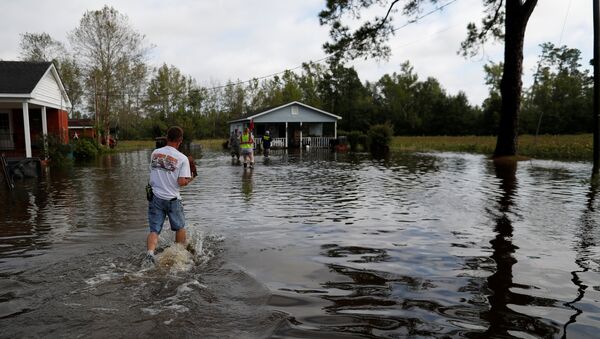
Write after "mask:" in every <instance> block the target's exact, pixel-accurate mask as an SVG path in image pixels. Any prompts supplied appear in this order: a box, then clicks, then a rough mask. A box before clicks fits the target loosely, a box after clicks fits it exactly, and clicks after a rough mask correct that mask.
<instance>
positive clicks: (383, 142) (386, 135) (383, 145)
mask: <svg viewBox="0 0 600 339" xmlns="http://www.w3.org/2000/svg"><path fill="white" fill-rule="evenodd" d="M367 135H368V136H369V145H370V146H371V152H383V151H388V150H389V149H390V142H391V141H392V137H393V136H394V127H393V126H392V124H391V123H389V122H386V123H385V124H380V125H373V126H371V127H370V128H369V131H368V132H367Z"/></svg>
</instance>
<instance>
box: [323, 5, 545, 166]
mask: <svg viewBox="0 0 600 339" xmlns="http://www.w3.org/2000/svg"><path fill="white" fill-rule="evenodd" d="M398 3H399V1H398V0H393V1H391V0H390V1H383V0H382V1H374V0H327V2H326V8H325V10H323V11H321V13H320V14H319V18H320V22H321V24H322V25H329V27H330V36H331V38H332V40H333V41H332V42H331V43H326V44H325V45H324V49H325V51H326V52H328V53H331V54H332V55H333V57H334V58H336V59H343V58H349V59H354V58H357V57H378V58H380V57H383V58H385V57H388V56H389V54H390V48H389V46H387V45H386V44H385V43H386V41H387V40H388V38H389V37H390V36H391V35H392V34H393V33H394V30H395V28H394V26H393V23H392V20H391V19H392V14H393V13H394V11H395V8H394V7H395V6H396V5H398ZM425 3H432V4H436V3H437V0H408V1H406V2H405V3H404V7H403V9H402V13H403V14H405V15H407V16H412V17H413V18H415V17H416V15H418V13H419V12H420V10H421V9H422V7H423V6H424V4H425ZM483 3H484V5H485V16H484V18H483V19H482V25H481V27H477V26H476V25H475V24H474V23H470V24H468V26H467V29H468V34H467V38H466V39H465V41H464V42H463V43H462V44H461V50H462V52H463V54H464V55H465V56H466V55H474V54H476V53H477V52H478V50H479V47H480V46H481V45H482V44H483V43H485V42H486V41H487V40H489V39H490V38H491V39H503V40H504V69H503V75H502V81H501V86H500V92H501V98H502V103H501V116H500V124H499V129H498V139H497V142H496V149H495V150H494V155H495V156H504V155H515V154H516V153H517V138H518V118H519V112H520V105H521V92H522V87H523V85H522V78H521V74H522V70H523V42H524V39H525V28H526V27H527V23H528V21H529V17H530V16H531V13H532V12H533V10H534V8H535V6H536V5H537V0H520V1H516V0H514V1H513V0H507V1H504V0H483ZM375 4H378V5H384V6H385V8H387V10H386V11H385V12H384V13H385V15H384V16H379V17H375V18H373V19H372V20H367V21H365V22H364V23H363V24H362V25H361V26H360V27H359V28H357V29H356V30H354V31H352V30H351V29H350V28H349V26H348V25H344V24H343V23H342V21H343V19H344V15H345V14H348V13H349V14H351V15H354V17H355V18H357V17H360V15H361V13H363V14H364V12H365V10H366V9H368V8H370V7H372V6H373V5H375Z"/></svg>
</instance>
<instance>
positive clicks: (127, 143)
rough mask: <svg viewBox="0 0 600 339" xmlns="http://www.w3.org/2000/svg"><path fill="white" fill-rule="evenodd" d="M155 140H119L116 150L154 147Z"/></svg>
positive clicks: (124, 150)
mask: <svg viewBox="0 0 600 339" xmlns="http://www.w3.org/2000/svg"><path fill="white" fill-rule="evenodd" d="M155 144H156V142H155V141H154V140H119V142H118V143H117V147H115V148H114V151H116V152H127V151H137V150H141V149H149V148H150V149H154V145H155Z"/></svg>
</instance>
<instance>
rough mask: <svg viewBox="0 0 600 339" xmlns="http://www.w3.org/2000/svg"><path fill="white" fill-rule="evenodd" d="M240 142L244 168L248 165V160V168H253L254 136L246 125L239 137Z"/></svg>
mask: <svg viewBox="0 0 600 339" xmlns="http://www.w3.org/2000/svg"><path fill="white" fill-rule="evenodd" d="M240 144H241V147H242V156H243V157H244V168H246V167H247V166H248V161H249V162H250V164H249V166H250V168H254V138H253V137H252V133H250V129H249V128H248V127H246V128H245V129H244V133H242V136H241V137H240Z"/></svg>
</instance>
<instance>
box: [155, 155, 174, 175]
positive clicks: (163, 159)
mask: <svg viewBox="0 0 600 339" xmlns="http://www.w3.org/2000/svg"><path fill="white" fill-rule="evenodd" d="M151 166H152V168H156V169H159V170H163V171H169V172H173V171H175V169H176V168H177V159H176V158H174V157H172V156H170V155H167V154H161V153H157V154H154V156H153V157H152V164H151Z"/></svg>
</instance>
